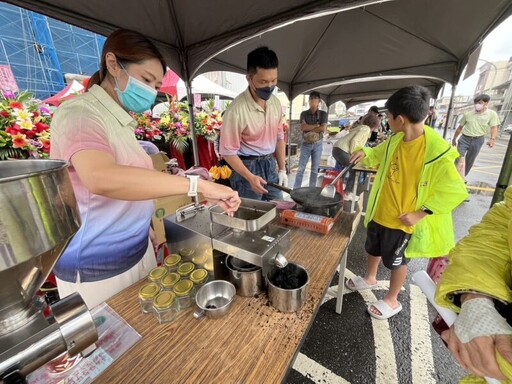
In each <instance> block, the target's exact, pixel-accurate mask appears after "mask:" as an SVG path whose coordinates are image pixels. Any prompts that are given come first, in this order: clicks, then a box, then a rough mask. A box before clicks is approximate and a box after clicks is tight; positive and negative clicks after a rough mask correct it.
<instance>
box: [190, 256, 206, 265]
mask: <svg viewBox="0 0 512 384" xmlns="http://www.w3.org/2000/svg"><path fill="white" fill-rule="evenodd" d="M207 259H208V257H207V256H206V255H199V256H196V257H194V258H192V262H193V263H194V264H199V265H203V264H204V263H206V260H207Z"/></svg>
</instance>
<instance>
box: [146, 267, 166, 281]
mask: <svg viewBox="0 0 512 384" xmlns="http://www.w3.org/2000/svg"><path fill="white" fill-rule="evenodd" d="M165 275H167V269H165V267H156V268H153V269H152V270H151V272H149V276H148V279H149V281H151V282H152V283H160V280H162V278H163V277H164V276H165Z"/></svg>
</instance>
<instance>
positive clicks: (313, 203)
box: [267, 183, 343, 208]
mask: <svg viewBox="0 0 512 384" xmlns="http://www.w3.org/2000/svg"><path fill="white" fill-rule="evenodd" d="M267 185H269V186H271V187H274V188H277V189H280V190H281V191H284V192H286V193H289V194H290V196H291V198H292V199H293V201H295V202H296V203H297V204H300V205H302V206H303V207H304V208H331V207H335V206H336V205H338V204H340V203H341V202H342V201H343V199H342V197H341V195H340V194H339V193H338V192H336V193H335V194H334V197H333V198H330V197H325V196H322V195H321V194H320V192H322V188H321V187H302V188H297V189H291V188H287V187H283V186H282V185H279V184H276V183H267Z"/></svg>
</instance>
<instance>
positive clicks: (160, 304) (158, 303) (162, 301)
mask: <svg viewBox="0 0 512 384" xmlns="http://www.w3.org/2000/svg"><path fill="white" fill-rule="evenodd" d="M174 300H176V295H175V294H174V292H170V291H163V292H160V293H159V294H158V295H156V297H155V299H154V300H153V307H155V308H156V309H166V308H169V307H170V306H171V305H172V304H173V303H174Z"/></svg>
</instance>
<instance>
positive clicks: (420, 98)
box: [345, 86, 468, 320]
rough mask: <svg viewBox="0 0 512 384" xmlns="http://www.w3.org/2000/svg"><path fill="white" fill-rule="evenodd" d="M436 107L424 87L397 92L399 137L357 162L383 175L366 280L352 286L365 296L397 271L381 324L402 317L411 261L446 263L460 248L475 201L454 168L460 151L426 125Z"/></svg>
mask: <svg viewBox="0 0 512 384" xmlns="http://www.w3.org/2000/svg"><path fill="white" fill-rule="evenodd" d="M429 101H430V94H429V92H428V90H427V89H426V88H424V87H421V86H410V87H405V88H402V89H400V90H398V91H397V92H395V93H394V94H393V95H391V97H390V98H389V99H388V100H387V102H386V108H387V110H388V112H387V118H388V123H389V125H390V126H391V130H392V131H393V133H394V134H393V135H392V136H390V137H389V138H388V139H387V140H386V141H385V142H383V143H382V144H380V145H378V146H377V147H375V148H369V147H365V148H363V149H362V150H358V151H356V152H354V153H353V154H352V156H351V158H350V162H351V163H357V162H359V161H361V160H363V163H364V164H365V165H368V166H378V167H379V169H378V171H377V174H376V175H375V181H374V185H373V188H372V189H371V192H370V196H369V198H368V205H367V209H366V216H365V225H366V226H367V229H368V233H367V238H366V243H365V249H366V251H367V252H368V259H367V270H366V274H365V275H364V277H360V276H356V277H354V278H353V279H349V280H347V281H346V283H345V284H346V286H347V288H349V289H351V290H358V291H360V290H364V289H373V288H375V287H376V286H377V270H378V267H379V264H380V262H381V260H382V262H383V264H384V266H385V267H386V268H388V269H390V270H391V279H390V285H389V291H388V292H387V294H386V295H385V296H384V298H383V299H382V300H379V301H377V302H376V303H374V304H370V305H369V306H368V313H369V314H370V315H371V316H372V317H374V318H376V319H379V320H382V319H388V318H390V317H391V316H394V315H396V314H397V313H399V312H400V311H401V310H402V305H401V303H400V302H399V301H398V294H399V293H400V290H401V288H402V286H403V284H404V281H405V278H406V275H407V260H408V258H412V257H438V256H444V255H446V254H448V252H449V250H450V249H451V248H452V247H453V246H454V235H453V222H452V210H453V209H454V208H455V207H456V206H458V205H459V204H460V203H461V202H462V201H464V199H465V198H466V197H467V195H468V193H467V190H466V186H465V184H464V181H463V180H462V178H461V176H460V175H459V173H458V172H457V169H456V168H455V165H454V162H453V161H454V160H455V158H456V157H457V156H458V153H457V151H456V149H455V148H454V147H452V146H450V145H449V144H448V143H446V141H445V140H444V139H443V138H442V137H441V136H440V135H439V134H437V132H436V131H434V130H433V129H432V128H430V127H428V126H426V125H424V124H423V122H424V120H425V117H426V116H427V112H428V103H429Z"/></svg>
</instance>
